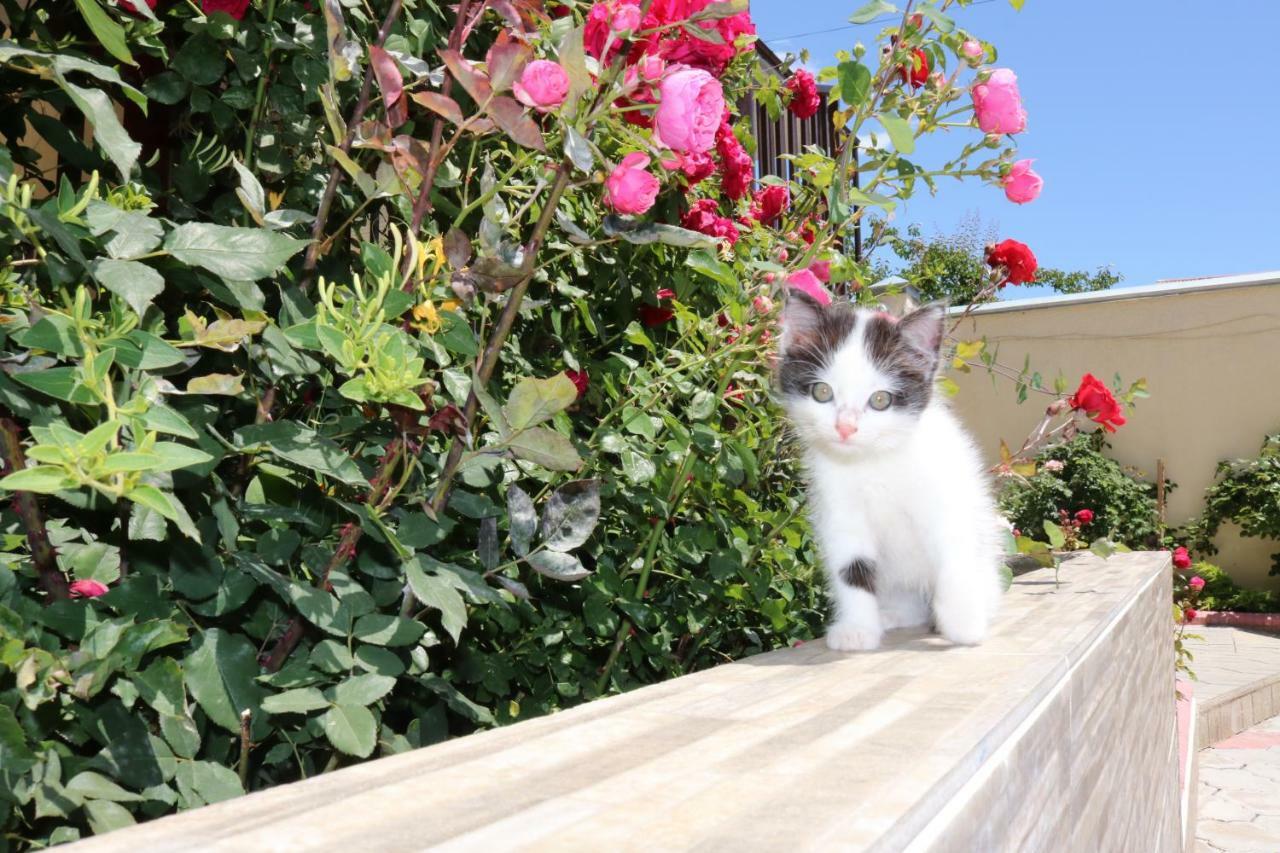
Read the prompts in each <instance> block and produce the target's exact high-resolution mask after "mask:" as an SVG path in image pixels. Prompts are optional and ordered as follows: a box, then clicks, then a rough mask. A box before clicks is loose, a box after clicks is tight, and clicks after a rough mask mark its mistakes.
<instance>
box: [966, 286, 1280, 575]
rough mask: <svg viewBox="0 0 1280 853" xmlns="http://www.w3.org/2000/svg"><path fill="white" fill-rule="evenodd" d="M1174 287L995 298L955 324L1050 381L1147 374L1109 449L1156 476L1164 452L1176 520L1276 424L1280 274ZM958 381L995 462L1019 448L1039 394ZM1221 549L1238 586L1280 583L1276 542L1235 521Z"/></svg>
mask: <svg viewBox="0 0 1280 853" xmlns="http://www.w3.org/2000/svg"><path fill="white" fill-rule="evenodd" d="M1246 285H1248V286H1246ZM1177 287H1178V286H1177V285H1170V286H1169V288H1168V289H1166V290H1165V291H1164V292H1161V293H1158V294H1149V295H1135V296H1132V297H1129V298H1120V299H1115V298H1113V297H1116V296H1121V295H1122V294H1124V291H1112V292H1111V293H1109V294H1107V295H1106V297H1105V299H1104V298H1102V297H1101V295H1092V296H1085V297H1077V298H1060V299H1057V300H1053V299H1051V300H1034V301H1033V302H1040V303H1042V304H1032V305H1030V306H1028V307H1026V308H1017V307H1016V305H1017V303H1012V304H1007V303H1005V304H1000V305H998V306H989V307H987V308H984V309H979V310H978V311H977V312H975V313H974V314H973V315H971V316H970V317H969V318H968V319H966V320H965V321H964V323H963V325H962V326H961V328H960V329H958V330H957V332H956V333H957V335H959V336H960V337H961V338H962V339H965V340H970V339H973V338H977V337H982V336H985V337H986V338H987V339H988V342H989V345H991V346H994V345H997V344H998V346H999V361H1000V362H1001V363H1003V364H1007V365H1013V366H1016V367H1019V368H1020V367H1021V366H1022V364H1023V360H1024V358H1025V357H1026V356H1027V355H1028V354H1029V355H1030V357H1031V364H1032V368H1033V369H1035V370H1039V371H1041V373H1042V374H1043V376H1044V379H1045V381H1046V383H1048V385H1049V387H1052V382H1053V378H1054V377H1055V376H1056V375H1057V374H1058V371H1061V372H1062V373H1063V374H1065V375H1066V376H1067V378H1068V381H1069V382H1071V383H1072V385H1073V386H1074V383H1075V382H1076V381H1077V380H1078V379H1079V377H1080V376H1081V375H1082V374H1083V373H1084V372H1086V371H1092V372H1094V373H1095V375H1097V376H1098V377H1099V378H1100V379H1102V380H1103V381H1104V382H1106V383H1108V384H1111V380H1112V377H1113V375H1114V373H1115V372H1117V371H1118V372H1119V373H1120V375H1121V376H1122V377H1123V379H1124V381H1125V384H1126V386H1127V384H1128V383H1129V382H1131V381H1133V380H1135V379H1138V378H1139V377H1146V379H1147V382H1148V386H1149V389H1150V392H1151V396H1150V398H1148V399H1145V400H1140V401H1138V406H1137V408H1136V409H1135V410H1134V411H1133V412H1132V413H1130V415H1129V422H1128V424H1127V425H1125V426H1124V427H1122V428H1121V429H1120V430H1119V432H1117V433H1116V434H1115V435H1114V436H1112V437H1111V442H1112V445H1113V454H1114V456H1115V458H1116V459H1118V460H1119V461H1120V462H1121V463H1123V464H1126V465H1131V466H1134V467H1135V468H1137V469H1138V470H1140V471H1141V472H1142V473H1143V474H1145V475H1146V476H1147V477H1149V478H1152V479H1154V476H1155V467H1156V460H1157V459H1159V458H1162V457H1163V458H1164V460H1165V464H1166V469H1167V475H1168V477H1169V478H1170V479H1172V480H1173V481H1174V482H1175V483H1177V486H1178V487H1177V489H1175V490H1174V491H1173V492H1172V493H1171V494H1170V496H1169V502H1168V509H1169V512H1168V520H1169V522H1170V523H1171V524H1177V523H1180V522H1183V521H1186V520H1187V519H1189V518H1191V517H1193V516H1195V515H1197V514H1198V513H1199V512H1200V511H1201V509H1202V508H1203V498H1204V490H1205V489H1206V488H1207V487H1208V486H1209V485H1210V484H1211V483H1212V482H1213V476H1214V470H1215V468H1216V466H1217V464H1218V462H1219V461H1220V460H1223V459H1235V458H1248V457H1253V456H1256V455H1257V453H1258V449H1259V447H1260V446H1261V444H1262V439H1263V437H1264V436H1265V435H1267V434H1269V433H1273V432H1277V431H1280V275H1272V276H1270V277H1269V278H1268V277H1266V276H1254V277H1249V278H1247V279H1246V278H1245V277H1240V279H1232V280H1224V281H1223V283H1221V284H1217V285H1214V286H1209V287H1204V288H1203V289H1201V290H1198V291H1197V290H1194V289H1191V288H1193V287H1195V285H1186V286H1184V287H1183V289H1175V288H1177ZM1142 290H1150V289H1145V288H1144V289H1142ZM955 378H956V380H957V382H958V383H959V385H960V389H961V390H960V393H959V395H958V396H957V398H956V401H955V404H956V407H957V409H958V411H959V412H960V414H961V416H962V417H963V418H964V420H965V422H966V423H967V424H968V425H969V427H970V428H971V429H972V430H973V431H974V432H975V434H976V435H977V438H978V440H979V442H980V443H981V445H982V447H983V448H984V449H986V451H987V453H988V454H989V456H990V457H991V462H992V464H995V463H996V462H997V461H998V455H999V453H998V451H999V446H1000V440H1001V439H1002V438H1003V439H1005V440H1006V441H1008V443H1009V444H1010V446H1012V447H1017V446H1018V445H1020V444H1021V443H1022V441H1023V439H1024V438H1025V437H1026V435H1027V433H1028V432H1029V431H1030V430H1031V429H1032V428H1034V427H1035V425H1036V424H1037V423H1038V421H1039V418H1040V416H1041V414H1042V412H1043V409H1042V407H1041V405H1039V399H1038V396H1039V395H1036V394H1034V393H1032V395H1031V398H1030V399H1028V401H1027V402H1026V403H1024V404H1022V405H1018V404H1017V402H1016V399H1015V395H1014V393H1013V391H1012V386H1011V384H1010V383H1009V382H1008V381H1006V380H1003V379H998V380H997V385H996V386H995V387H993V386H992V382H991V379H990V377H989V376H988V375H987V374H986V373H985V371H979V370H975V371H974V372H973V373H971V374H968V375H963V374H961V375H956V376H955ZM1044 399H1045V400H1047V399H1048V398H1047V397H1046V398H1044ZM1218 545H1219V547H1220V548H1221V552H1220V553H1219V555H1218V557H1217V562H1219V563H1220V564H1221V565H1222V567H1223V568H1224V569H1226V570H1227V571H1228V572H1230V573H1231V576H1232V578H1234V579H1235V580H1237V581H1238V582H1239V583H1241V584H1243V585H1246V586H1250V587H1254V588H1259V589H1263V588H1273V589H1280V578H1274V577H1268V574H1267V573H1268V571H1269V569H1270V565H1271V559H1270V554H1272V553H1273V552H1276V551H1280V543H1276V542H1272V541H1263V540H1258V539H1243V538H1241V537H1240V536H1238V535H1237V531H1236V530H1235V529H1234V528H1232V529H1224V531H1223V533H1222V534H1220V535H1219V537H1218Z"/></svg>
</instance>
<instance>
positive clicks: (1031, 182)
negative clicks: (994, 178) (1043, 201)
mask: <svg viewBox="0 0 1280 853" xmlns="http://www.w3.org/2000/svg"><path fill="white" fill-rule="evenodd" d="M1034 162H1035V161H1034V160H1019V161H1018V162H1016V163H1014V164H1013V168H1011V169H1010V170H1009V174H1007V175H1005V176H1004V195H1005V198H1007V199H1009V201H1011V202H1013V203H1014V204H1026V203H1027V202H1030V201H1035V200H1036V199H1037V198H1039V197H1040V190H1041V189H1043V188H1044V178H1042V177H1040V176H1039V175H1037V174H1036V173H1035V172H1034V171H1033V170H1032V168H1031V164H1032V163H1034Z"/></svg>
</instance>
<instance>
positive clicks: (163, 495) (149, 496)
mask: <svg viewBox="0 0 1280 853" xmlns="http://www.w3.org/2000/svg"><path fill="white" fill-rule="evenodd" d="M125 497H126V498H128V499H129V500H131V501H133V502H134V503H136V504H139V505H140V506H144V507H146V508H147V509H150V510H154V511H155V512H158V513H160V514H161V515H163V516H164V517H165V518H167V519H169V520H170V521H172V522H173V523H174V524H175V525H177V527H178V530H180V531H181V532H182V533H183V535H185V536H187V537H189V538H191V539H194V540H195V541H196V542H199V541H200V531H199V530H197V529H196V526H195V524H194V523H193V522H192V521H191V516H190V514H188V513H187V510H186V507H184V506H183V505H182V504H180V503H179V502H178V499H177V498H176V497H174V496H173V495H171V494H169V493H168V492H162V491H160V490H159V489H157V488H156V487H155V486H150V485H147V484H146V483H141V484H139V485H136V486H134V487H133V488H132V489H130V490H129V491H128V492H126V493H125Z"/></svg>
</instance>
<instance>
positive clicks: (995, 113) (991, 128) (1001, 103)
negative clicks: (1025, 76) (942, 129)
mask: <svg viewBox="0 0 1280 853" xmlns="http://www.w3.org/2000/svg"><path fill="white" fill-rule="evenodd" d="M973 111H974V113H975V114H976V115H977V117H978V127H980V128H982V132H983V133H1000V134H1003V133H1022V131H1024V130H1026V129H1027V111H1026V110H1024V109H1023V108H1022V96H1021V95H1020V94H1018V77H1017V75H1016V74H1014V73H1013V72H1012V71H1011V70H1009V69H1008V68H997V69H996V70H995V71H992V72H991V76H990V77H988V78H987V80H986V81H985V82H982V83H978V84H976V85H975V86H974V87H973Z"/></svg>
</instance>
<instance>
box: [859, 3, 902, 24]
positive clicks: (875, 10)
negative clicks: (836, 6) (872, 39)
mask: <svg viewBox="0 0 1280 853" xmlns="http://www.w3.org/2000/svg"><path fill="white" fill-rule="evenodd" d="M896 11H898V7H897V6H894V5H893V4H892V3H886V2H884V0H871V2H870V3H868V4H866V5H865V6H862V7H860V8H859V9H858V11H856V12H854V13H853V14H852V15H850V16H849V23H851V24H869V23H871V21H872V20H874V19H876V18H878V17H880V16H881V15H888V14H890V13H892V12H896Z"/></svg>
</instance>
